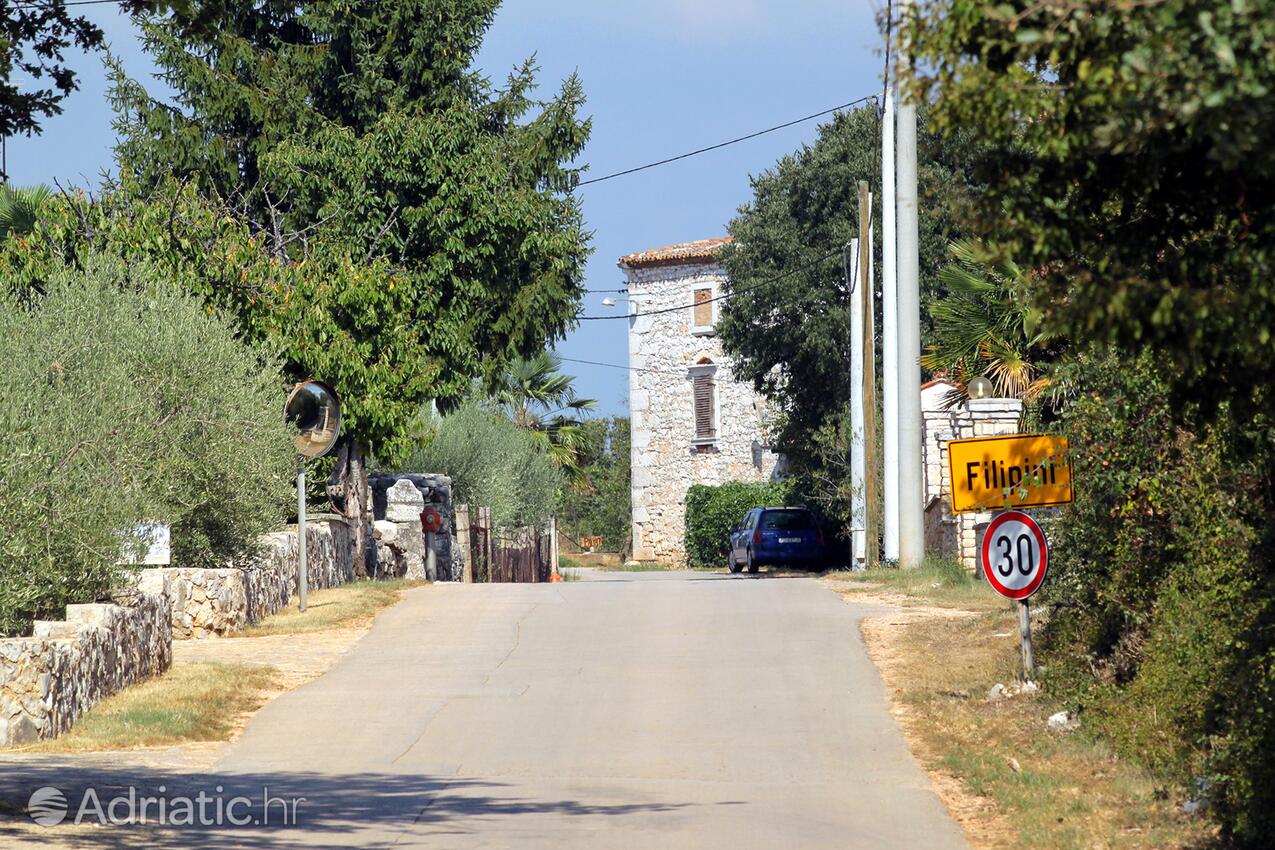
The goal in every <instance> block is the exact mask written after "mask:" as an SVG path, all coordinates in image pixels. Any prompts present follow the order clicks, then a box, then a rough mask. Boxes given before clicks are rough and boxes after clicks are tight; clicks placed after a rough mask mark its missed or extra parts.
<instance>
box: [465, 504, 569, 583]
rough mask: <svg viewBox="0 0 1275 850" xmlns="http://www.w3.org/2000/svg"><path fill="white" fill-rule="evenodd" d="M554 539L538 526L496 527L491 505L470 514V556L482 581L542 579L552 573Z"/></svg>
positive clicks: (477, 576)
mask: <svg viewBox="0 0 1275 850" xmlns="http://www.w3.org/2000/svg"><path fill="white" fill-rule="evenodd" d="M550 544H551V539H550V535H549V533H548V532H547V531H545V530H544V529H542V528H539V527H537V526H523V527H521V528H493V527H492V523H491V508H478V509H476V510H474V512H473V514H472V515H470V517H469V553H470V554H469V557H470V558H471V559H472V560H473V568H472V569H473V573H472V574H473V580H474V581H478V582H541V581H548V580H549V576H550V573H551V572H552V567H551V564H550V561H551V552H550Z"/></svg>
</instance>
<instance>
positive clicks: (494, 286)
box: [114, 0, 589, 554]
mask: <svg viewBox="0 0 1275 850" xmlns="http://www.w3.org/2000/svg"><path fill="white" fill-rule="evenodd" d="M227 5H228V7H229V9H228V13H227V14H226V16H225V18H224V23H223V26H221V27H220V28H218V29H216V30H214V31H210V32H206V33H195V34H194V35H191V34H190V33H188V32H183V30H182V28H181V27H180V26H178V25H176V24H175V23H173V21H172V20H171V19H163V18H152V19H149V20H146V21H145V22H144V32H145V36H146V43H147V46H148V49H149V51H150V52H151V53H152V54H153V55H154V57H155V59H156V61H157V63H158V64H159V66H160V67H161V68H162V69H163V77H164V79H165V81H166V82H167V83H168V84H169V85H170V86H172V88H173V89H174V90H175V92H176V95H175V100H174V102H172V103H166V102H161V101H159V100H157V99H155V98H152V97H151V96H149V95H148V93H147V92H146V91H145V90H144V88H143V87H142V86H141V85H140V84H138V83H137V82H135V81H132V80H129V79H127V78H126V77H125V76H124V75H123V74H122V72H120V71H119V70H118V69H117V70H116V73H115V75H114V100H115V104H116V107H117V111H118V114H119V118H118V120H117V129H118V130H119V132H120V142H119V146H118V156H119V159H120V164H121V167H122V170H123V172H124V173H125V175H126V176H127V181H128V182H129V183H130V184H135V185H136V186H137V187H138V191H139V192H142V193H143V194H157V195H160V196H163V195H165V194H166V193H171V192H173V191H175V188H174V187H175V186H176V185H186V186H187V187H194V189H195V191H197V193H198V194H199V195H200V196H201V197H203V198H204V199H205V200H206V201H207V202H209V203H212V204H214V205H217V206H218V207H220V208H223V209H224V210H225V212H226V213H227V214H228V215H229V216H231V217H233V218H235V219H238V220H240V221H244V222H247V223H248V224H249V225H250V226H251V227H252V228H253V230H254V231H255V232H256V234H257V238H259V239H260V240H261V242H262V243H263V245H264V246H265V247H266V249H267V250H268V251H269V253H270V254H271V256H272V257H273V258H274V260H275V261H276V262H277V263H279V264H280V266H281V268H283V269H285V270H286V273H285V272H281V273H280V274H279V275H278V279H277V280H276V281H275V282H274V283H271V282H270V280H269V279H268V278H267V280H266V281H265V282H264V284H262V285H255V286H253V285H249V284H248V282H246V281H244V285H243V286H239V285H233V283H232V285H226V284H225V281H224V275H222V276H217V275H209V276H208V284H207V287H206V291H205V292H204V294H205V296H206V297H208V298H209V299H210V301H211V302H213V303H216V304H218V305H219V306H224V307H229V308H231V309H233V310H235V311H237V312H238V313H239V315H241V317H242V318H243V320H244V324H245V327H246V328H248V329H249V330H250V331H252V332H253V333H255V334H259V335H263V336H266V337H267V338H271V339H274V340H276V341H277V342H278V344H279V346H280V348H281V351H282V353H283V355H284V356H285V358H286V359H287V361H288V363H289V369H290V371H291V372H292V373H293V374H294V376H295V377H296V378H305V377H315V378H320V379H323V380H326V381H328V382H330V383H332V384H334V385H335V387H336V388H337V390H338V392H339V393H340V394H341V395H342V398H343V401H344V412H345V417H346V418H345V422H346V433H347V435H348V438H347V440H346V441H345V444H344V446H343V449H342V454H341V459H342V463H341V464H340V465H339V467H340V469H341V471H342V473H341V474H342V478H343V483H342V487H343V489H344V491H345V497H346V498H345V501H346V505H347V512H350V511H351V510H352V512H353V513H355V514H359V513H361V510H362V506H363V505H365V503H366V499H365V495H366V484H365V480H366V473H365V472H364V471H363V458H364V456H365V454H366V453H367V452H373V453H375V454H376V455H377V456H378V457H380V458H382V459H384V460H386V461H389V462H391V463H392V462H394V461H395V460H396V459H397V458H400V457H402V456H403V455H404V453H405V452H406V450H407V449H408V448H409V447H410V442H411V438H412V436H413V429H414V425H415V417H416V415H417V412H418V411H419V410H420V407H421V404H422V403H423V402H425V401H427V400H429V399H436V400H438V401H440V402H441V403H443V404H444V405H445V404H447V403H448V402H449V401H451V400H454V399H458V398H459V397H460V396H461V395H462V394H463V393H464V392H465V390H466V389H467V387H469V386H470V385H471V383H472V381H473V379H474V378H475V377H478V376H484V377H490V376H491V375H492V374H494V373H495V371H496V370H498V369H500V368H501V367H502V366H503V365H504V363H506V362H508V361H509V360H511V359H513V358H515V357H518V356H525V355H530V354H534V353H535V352H537V351H540V350H542V349H543V348H544V347H545V345H546V344H547V343H549V342H551V341H552V340H554V339H556V338H559V337H560V336H561V335H562V334H564V333H565V332H566V330H567V329H568V328H569V326H570V324H571V322H572V318H573V316H574V314H575V311H576V305H577V303H578V301H579V298H580V295H581V292H582V276H583V265H584V261H585V259H586V257H587V254H588V248H587V234H586V233H585V232H584V229H583V222H582V217H581V213H580V209H579V206H578V204H577V202H576V201H575V200H574V199H573V198H572V197H571V196H570V194H569V190H570V189H571V188H572V187H573V186H574V185H575V183H576V181H577V180H578V172H577V171H576V170H575V169H574V168H573V167H572V166H571V163H572V161H573V160H574V159H575V158H576V157H577V156H578V155H579V154H580V152H581V150H582V148H583V146H584V143H585V141H586V139H587V137H588V133H589V122H588V121H587V120H582V119H580V117H579V115H578V113H579V111H580V109H581V107H582V105H583V101H584V98H583V93H582V90H581V85H580V82H579V80H578V79H577V78H575V76H574V75H573V76H572V77H571V78H569V79H568V80H566V81H565V82H564V83H563V84H562V86H561V88H560V90H559V91H558V92H557V94H556V96H555V97H553V98H552V99H550V100H547V101H539V100H536V99H535V98H534V97H533V91H534V88H535V84H536V81H535V70H536V69H535V67H534V65H533V63H532V62H531V61H528V62H526V63H524V64H523V65H522V66H521V67H519V68H517V69H515V71H514V72H513V73H512V74H511V75H510V76H509V77H508V80H507V82H506V84H505V85H504V86H502V87H496V86H494V85H493V84H492V83H491V82H490V81H489V80H488V79H487V78H486V77H484V76H483V75H482V74H481V73H479V72H478V71H476V70H475V69H474V67H473V59H474V54H475V53H476V51H477V50H478V48H479V46H480V44H481V40H482V37H483V34H484V33H485V32H486V30H487V28H488V27H489V26H490V25H491V22H492V19H493V17H494V14H495V10H496V8H497V6H498V3H497V2H495V0H315V2H310V3H306V4H296V3H293V2H285V0H265V2H262V0H230V2H228V3H227ZM187 191H189V188H188V189H187ZM218 259H219V258H218ZM307 268H308V269H310V270H311V272H310V273H300V274H298V273H297V270H298V269H307ZM362 519H363V518H360V522H358V523H357V525H358V529H359V534H360V536H361V535H362V534H363V532H364V530H365V529H364V527H365V524H366V523H365V522H363V521H362ZM358 548H360V550H361V549H362V546H360V547H358ZM360 554H361V552H360Z"/></svg>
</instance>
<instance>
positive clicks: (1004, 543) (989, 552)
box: [982, 511, 1049, 600]
mask: <svg viewBox="0 0 1275 850" xmlns="http://www.w3.org/2000/svg"><path fill="white" fill-rule="evenodd" d="M982 555H983V558H982V560H983V575H985V576H987V581H988V583H989V584H991V586H992V589H993V590H995V591H996V592H997V593H999V594H1000V595H1001V596H1005V597H1008V598H1009V599H1018V600H1023V599H1026V598H1027V597H1029V596H1031V595H1032V594H1033V593H1035V592H1036V591H1037V590H1039V589H1040V585H1041V582H1043V581H1044V580H1045V571H1046V570H1047V569H1048V568H1049V546H1048V544H1047V543H1046V542H1045V532H1043V531H1041V530H1040V526H1039V525H1037V524H1036V520H1034V519H1032V518H1031V517H1029V516H1028V515H1027V514H1025V513H1023V512H1022V511H1006V512H1005V513H1003V514H999V515H997V517H996V518H995V519H993V520H992V521H991V523H990V524H989V525H988V526H987V531H986V532H985V533H984V534H983V548H982Z"/></svg>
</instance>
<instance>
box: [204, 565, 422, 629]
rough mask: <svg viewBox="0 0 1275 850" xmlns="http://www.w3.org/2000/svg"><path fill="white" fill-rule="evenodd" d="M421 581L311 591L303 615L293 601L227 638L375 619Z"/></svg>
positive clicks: (373, 582)
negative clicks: (404, 592)
mask: <svg viewBox="0 0 1275 850" xmlns="http://www.w3.org/2000/svg"><path fill="white" fill-rule="evenodd" d="M422 584H424V582H419V581H407V580H406V579H394V580H389V581H381V580H367V581H356V582H351V583H350V584H343V585H341V586H340V587H330V588H328V589H326V590H312V591H310V593H309V594H308V598H307V600H306V602H307V605H306V610H305V613H304V614H303V613H301V611H300V609H299V608H298V607H297V600H295V599H293V600H292V602H291V603H290V604H289V605H288V607H287V608H285V609H283V610H282V611H278V612H276V613H274V614H271V615H270V616H269V617H266V618H265V619H264V620H262V621H261V622H260V623H257V624H255V625H252V626H249V627H247V628H246V629H242V630H240V631H238V632H235V633H234V634H232V635H229V637H234V638H253V637H265V636H267V635H301V634H309V633H312V632H321V631H326V630H328V629H331V628H336V627H341V626H352V625H355V624H358V623H361V622H365V621H367V620H370V619H372V618H373V617H375V616H376V615H377V614H378V613H379V612H380V611H381V610H382V609H384V608H388V607H389V606H390V605H393V604H394V603H395V602H397V601H398V600H399V597H400V596H402V594H403V591H405V590H407V589H409V588H412V587H419V586H421V585H422Z"/></svg>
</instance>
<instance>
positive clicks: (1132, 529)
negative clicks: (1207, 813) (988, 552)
mask: <svg viewBox="0 0 1275 850" xmlns="http://www.w3.org/2000/svg"><path fill="white" fill-rule="evenodd" d="M1072 380H1073V381H1074V382H1075V385H1076V386H1078V387H1079V389H1080V394H1079V395H1078V397H1077V398H1076V399H1075V401H1074V402H1073V403H1071V404H1070V405H1069V406H1068V408H1067V410H1066V412H1065V413H1064V416H1063V419H1062V423H1061V424H1062V428H1063V430H1064V432H1065V433H1066V434H1067V435H1068V436H1069V438H1070V440H1071V446H1072V453H1073V458H1072V462H1073V468H1074V471H1075V477H1076V480H1077V482H1078V486H1077V489H1076V501H1075V502H1074V503H1073V504H1072V505H1071V506H1070V507H1069V508H1068V509H1067V510H1066V511H1065V512H1064V514H1063V516H1062V517H1061V519H1060V520H1059V521H1058V522H1057V523H1055V524H1054V526H1053V528H1052V529H1051V536H1052V537H1053V544H1054V545H1053V547H1052V552H1053V553H1054V556H1053V563H1052V565H1051V575H1050V581H1049V583H1048V584H1047V586H1046V588H1045V591H1044V593H1045V594H1046V599H1047V601H1050V602H1052V603H1054V604H1055V606H1056V609H1055V612H1054V614H1053V616H1052V617H1051V618H1050V620H1049V622H1048V626H1047V628H1046V630H1045V632H1044V634H1043V649H1044V653H1043V656H1044V660H1045V663H1046V666H1047V681H1048V683H1049V685H1050V686H1051V687H1052V688H1054V689H1055V690H1057V691H1059V692H1061V693H1062V694H1064V695H1066V696H1069V697H1070V698H1071V699H1073V700H1074V701H1075V702H1076V703H1077V704H1078V705H1080V706H1081V707H1083V708H1084V709H1086V710H1087V712H1088V713H1089V714H1090V715H1091V716H1092V717H1093V718H1095V719H1096V720H1097V721H1098V722H1097V723H1096V724H1095V725H1096V727H1097V728H1101V729H1103V731H1104V732H1105V733H1106V734H1108V735H1109V736H1110V737H1111V738H1112V740H1113V743H1114V744H1115V745H1116V747H1117V749H1118V750H1119V751H1120V752H1122V753H1123V754H1125V755H1127V756H1129V757H1132V758H1136V759H1138V760H1139V761H1141V762H1143V763H1144V764H1146V765H1147V766H1148V767H1149V768H1151V769H1152V770H1153V771H1154V772H1155V774H1156V775H1157V776H1158V777H1160V778H1161V780H1162V781H1164V782H1165V783H1166V784H1168V785H1173V786H1176V788H1177V789H1178V793H1179V794H1181V795H1183V796H1185V795H1188V794H1194V793H1195V791H1196V783H1197V780H1198V779H1204V780H1206V781H1207V785H1208V789H1209V790H1208V796H1209V798H1210V800H1211V801H1212V803H1213V810H1214V811H1215V812H1216V813H1217V814H1218V816H1219V820H1220V821H1221V823H1222V824H1223V826H1224V828H1225V829H1226V830H1227V831H1228V832H1229V833H1230V834H1231V837H1233V838H1235V839H1237V843H1239V844H1247V845H1250V846H1259V845H1260V842H1261V837H1262V836H1269V835H1271V834H1273V833H1275V761H1273V760H1272V759H1271V758H1270V753H1271V751H1272V748H1273V747H1275V585H1273V584H1272V575H1273V574H1275V571H1273V567H1275V563H1273V560H1275V559H1272V549H1271V546H1272V539H1271V532H1272V523H1271V516H1272V505H1271V493H1270V490H1269V480H1270V479H1269V470H1270V469H1271V461H1272V456H1271V445H1272V442H1271V437H1272V432H1271V430H1270V428H1269V427H1262V426H1260V423H1256V424H1255V423H1250V425H1249V426H1248V427H1247V428H1246V429H1243V430H1241V429H1240V428H1238V427H1236V426H1234V425H1227V426H1225V427H1222V426H1218V427H1214V428H1201V429H1199V431H1198V433H1191V432H1188V431H1186V430H1183V429H1182V428H1180V427H1178V426H1176V425H1175V422H1178V421H1182V420H1181V414H1182V411H1181V410H1178V409H1176V407H1175V405H1174V404H1173V402H1172V401H1171V396H1170V389H1169V386H1168V383H1167V381H1165V379H1164V377H1163V376H1162V375H1161V373H1160V370H1159V369H1158V368H1157V367H1156V366H1155V365H1153V363H1152V361H1151V358H1149V357H1142V358H1136V357H1130V358H1124V359H1123V360H1120V361H1117V360H1116V359H1114V358H1106V359H1098V360H1093V359H1088V360H1086V361H1085V362H1083V363H1082V364H1081V365H1080V367H1079V374H1078V375H1077V376H1074V377H1073V379H1072ZM1218 421H1219V422H1225V421H1227V420H1226V418H1225V417H1223V418H1220V419H1219V420H1218Z"/></svg>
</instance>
